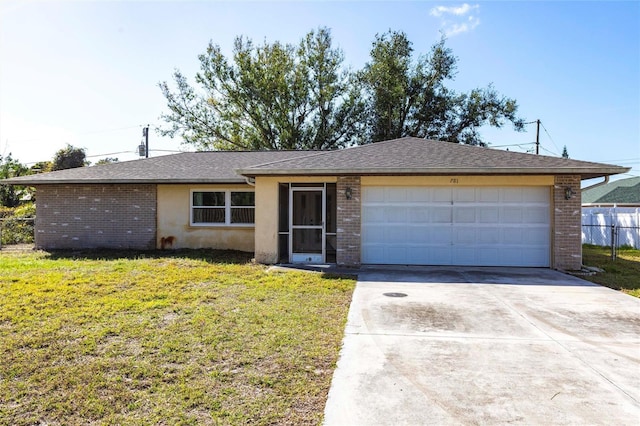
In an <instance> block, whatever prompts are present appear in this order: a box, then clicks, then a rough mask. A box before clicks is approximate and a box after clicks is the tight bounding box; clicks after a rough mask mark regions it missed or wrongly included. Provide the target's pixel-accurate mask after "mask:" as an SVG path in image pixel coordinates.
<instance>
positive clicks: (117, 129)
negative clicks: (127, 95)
mask: <svg viewBox="0 0 640 426" xmlns="http://www.w3.org/2000/svg"><path fill="white" fill-rule="evenodd" d="M142 126H143V125H142V124H138V125H136V126H127V127H118V128H113V129H102V130H92V131H89V132H82V133H72V136H85V135H96V134H101V133H111V132H119V131H122V130H130V129H135V128H138V127H142ZM43 140H50V139H47V138H35V139H18V140H12V141H11V143H16V142H17V143H27V142H38V141H43ZM8 142H9V141H8V140H7V143H8Z"/></svg>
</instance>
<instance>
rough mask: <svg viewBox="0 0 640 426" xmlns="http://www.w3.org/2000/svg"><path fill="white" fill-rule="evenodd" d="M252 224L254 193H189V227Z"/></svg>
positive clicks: (253, 218)
mask: <svg viewBox="0 0 640 426" xmlns="http://www.w3.org/2000/svg"><path fill="white" fill-rule="evenodd" d="M254 222H255V193H254V192H250V191H192V192H191V225H253V224H254Z"/></svg>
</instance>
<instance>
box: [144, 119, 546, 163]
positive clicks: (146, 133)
mask: <svg viewBox="0 0 640 426" xmlns="http://www.w3.org/2000/svg"><path fill="white" fill-rule="evenodd" d="M538 121H540V120H538ZM142 136H144V158H149V125H148V124H147V127H143V128H142Z"/></svg>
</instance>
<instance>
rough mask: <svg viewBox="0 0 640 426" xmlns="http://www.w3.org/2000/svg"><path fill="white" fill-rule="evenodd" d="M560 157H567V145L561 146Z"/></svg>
mask: <svg viewBox="0 0 640 426" xmlns="http://www.w3.org/2000/svg"><path fill="white" fill-rule="evenodd" d="M562 158H569V151H567V146H566V145H565V146H563V147H562Z"/></svg>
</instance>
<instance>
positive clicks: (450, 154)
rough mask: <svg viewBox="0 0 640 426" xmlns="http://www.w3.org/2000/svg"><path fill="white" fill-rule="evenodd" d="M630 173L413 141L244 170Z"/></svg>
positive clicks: (263, 172) (595, 165)
mask: <svg viewBox="0 0 640 426" xmlns="http://www.w3.org/2000/svg"><path fill="white" fill-rule="evenodd" d="M628 170H629V169H628V168H625V167H619V166H613V165H609V164H600V163H591V162H586V161H577V160H570V159H566V158H559V157H547V156H544V155H533V154H525V153H520V152H510V151H501V150H496V149H488V148H483V147H478V146H470V145H460V144H456V143H449V142H442V141H432V140H426V139H420V138H413V137H407V138H402V139H394V140H390V141H384V142H377V143H372V144H369V145H362V146H357V147H353V148H347V149H343V150H338V151H323V152H315V153H313V154H310V155H308V156H304V157H296V158H291V159H286V160H280V161H276V162H272V163H268V164H262V165H257V166H252V167H248V168H239V170H238V173H241V174H243V175H246V176H258V175H291V174H305V175H327V174H329V175H333V174H337V175H341V174H352V175H367V174H378V175H380V174H383V175H398V174H400V175H416V174H421V175H424V174H426V175H439V174H457V175H463V174H473V175H476V174H482V175H495V174H502V175H505V174H506V175H520V174H554V175H555V174H579V175H581V176H582V179H589V178H594V177H599V176H607V175H613V174H618V173H624V172H626V171H628Z"/></svg>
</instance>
